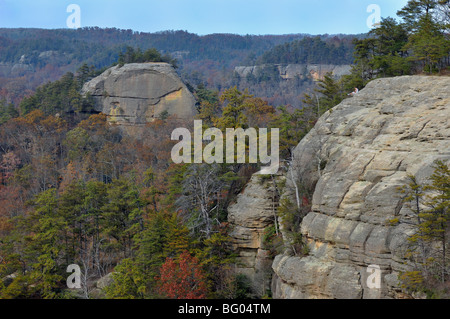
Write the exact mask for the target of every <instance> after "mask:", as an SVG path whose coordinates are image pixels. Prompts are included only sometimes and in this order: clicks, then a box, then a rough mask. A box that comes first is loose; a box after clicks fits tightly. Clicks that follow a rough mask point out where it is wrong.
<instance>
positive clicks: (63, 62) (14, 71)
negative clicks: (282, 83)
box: [0, 27, 353, 104]
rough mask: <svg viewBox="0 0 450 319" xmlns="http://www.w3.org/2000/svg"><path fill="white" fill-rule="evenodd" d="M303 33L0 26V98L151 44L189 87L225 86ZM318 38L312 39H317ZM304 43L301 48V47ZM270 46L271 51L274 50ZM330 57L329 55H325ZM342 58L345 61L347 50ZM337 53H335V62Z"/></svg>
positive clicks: (346, 40)
mask: <svg viewBox="0 0 450 319" xmlns="http://www.w3.org/2000/svg"><path fill="white" fill-rule="evenodd" d="M307 37H308V35H305V34H291V35H262V36H256V35H246V36H241V35H234V34H212V35H206V36H199V35H196V34H192V33H189V32H186V31H164V32H158V33H144V32H135V31H132V30H120V29H116V28H109V29H102V28H97V27H89V28H82V29H78V30H71V29H55V30H46V29H26V28H25V29H24V28H21V29H0V99H1V98H5V99H6V100H7V101H8V102H11V101H12V102H14V103H16V104H17V103H18V102H19V101H20V100H21V98H22V97H23V96H25V95H28V94H30V93H32V92H33V91H34V90H35V89H36V87H38V86H39V85H42V84H43V83H46V82H48V81H54V80H57V79H59V78H60V77H61V76H62V75H63V74H65V73H66V72H75V71H76V70H77V69H78V68H79V67H80V66H81V65H82V64H83V63H87V64H88V65H93V66H95V67H96V68H97V69H101V68H104V67H107V66H110V65H111V64H112V63H113V62H116V61H117V59H118V56H119V53H120V52H124V51H125V50H126V47H127V46H131V47H135V48H141V49H143V50H146V49H149V48H156V49H157V50H159V51H160V52H161V53H163V54H170V55H172V56H173V57H174V58H176V59H177V60H178V66H179V69H178V72H179V73H180V75H181V76H182V78H183V79H184V80H185V81H187V82H189V83H191V84H192V85H193V86H196V85H199V84H200V83H204V84H206V85H207V86H208V87H210V88H215V89H221V88H224V87H227V86H230V85H231V84H232V83H233V82H232V76H233V70H234V68H235V67H236V66H238V65H251V64H252V63H255V62H256V61H265V60H267V59H270V58H273V57H274V56H275V58H276V59H281V60H284V59H286V57H284V56H282V55H280V56H277V52H278V51H277V50H278V49H277V48H280V47H282V46H283V45H285V44H286V43H291V42H293V41H294V42H293V43H295V45H294V46H292V48H294V47H295V48H297V47H298V44H300V45H306V46H309V43H308V40H305V41H306V42H302V40H303V39H305V38H307ZM352 38H353V36H347V35H339V36H329V35H323V36H321V37H320V39H321V40H323V41H325V42H323V43H327V44H326V45H329V46H333V43H335V42H336V41H337V42H343V43H346V46H345V47H346V48H347V44H348V43H351V39H352ZM321 40H314V41H320V43H322V41H321ZM305 48H306V47H305ZM274 50H275V51H274ZM331 59H332V58H331ZM343 59H344V60H345V61H347V60H348V56H347V51H346V53H345V57H344V58H343ZM341 61H342V57H341V58H339V63H340V62H341Z"/></svg>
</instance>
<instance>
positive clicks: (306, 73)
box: [235, 64, 351, 81]
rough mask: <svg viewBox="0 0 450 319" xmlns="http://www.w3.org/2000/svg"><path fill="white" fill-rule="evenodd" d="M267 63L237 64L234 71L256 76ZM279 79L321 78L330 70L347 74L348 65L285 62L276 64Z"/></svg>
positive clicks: (339, 73)
mask: <svg viewBox="0 0 450 319" xmlns="http://www.w3.org/2000/svg"><path fill="white" fill-rule="evenodd" d="M267 67H268V65H257V66H238V67H236V68H235V72H236V73H237V74H238V75H239V76H240V77H242V78H245V77H247V76H249V75H252V76H254V77H256V78H259V76H260V75H261V74H262V73H263V72H264V70H265V68H267ZM276 68H277V69H278V73H279V76H280V78H281V79H284V80H291V79H295V78H310V79H312V80H314V81H317V80H319V79H323V77H324V76H325V74H327V73H328V72H331V73H332V74H333V75H334V76H335V77H341V76H343V75H346V74H349V73H350V69H351V66H350V65H330V64H287V65H281V64H278V65H276Z"/></svg>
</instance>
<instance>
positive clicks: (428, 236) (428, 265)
mask: <svg viewBox="0 0 450 319" xmlns="http://www.w3.org/2000/svg"><path fill="white" fill-rule="evenodd" d="M401 191H402V193H403V194H405V197H404V200H405V202H409V203H412V205H411V206H410V209H411V211H412V212H414V215H415V217H416V231H415V233H414V234H413V235H411V236H409V237H408V243H409V245H410V246H409V248H408V251H407V255H406V256H407V257H409V258H410V260H411V261H412V262H413V266H414V267H413V269H412V271H408V272H405V273H403V274H402V276H401V278H402V280H403V281H404V284H405V287H406V288H408V289H412V290H420V289H425V290H428V291H430V290H433V289H434V288H435V287H436V280H437V281H438V282H441V283H445V282H447V278H448V274H449V260H448V259H449V257H448V245H449V235H450V169H449V167H448V166H447V165H446V164H445V163H444V162H442V161H436V162H435V166H434V173H433V174H432V175H431V176H430V183H429V184H425V185H422V184H419V183H418V182H417V180H416V178H415V177H414V176H410V177H409V183H408V185H407V186H405V187H402V188H401Z"/></svg>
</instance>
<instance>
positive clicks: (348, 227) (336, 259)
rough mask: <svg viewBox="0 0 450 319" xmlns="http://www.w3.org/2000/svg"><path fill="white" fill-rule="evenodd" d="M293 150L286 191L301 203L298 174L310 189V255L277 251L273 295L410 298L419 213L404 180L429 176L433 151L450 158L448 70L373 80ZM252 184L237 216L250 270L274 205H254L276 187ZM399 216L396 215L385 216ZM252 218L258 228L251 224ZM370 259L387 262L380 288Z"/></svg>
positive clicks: (306, 231)
mask: <svg viewBox="0 0 450 319" xmlns="http://www.w3.org/2000/svg"><path fill="white" fill-rule="evenodd" d="M294 153H295V156H294V162H293V164H292V173H293V178H291V176H292V175H291V174H290V173H288V174H287V175H286V176H288V177H289V178H286V187H285V188H284V193H283V195H282V197H287V198H290V199H291V201H292V202H295V193H294V189H295V188H294V187H293V185H294V184H293V181H295V182H296V183H297V184H300V183H301V184H303V185H306V186H307V187H312V188H313V199H312V209H311V212H309V213H308V214H307V215H306V216H305V217H304V218H303V220H302V223H301V233H302V236H303V238H304V239H306V241H307V243H308V247H309V254H308V255H307V256H303V257H300V256H295V255H294V254H292V252H290V251H289V250H286V252H285V253H284V254H281V255H278V256H276V257H275V259H274V261H273V265H272V268H273V280H272V294H273V297H274V298H302V299H303V298H339V299H341V298H402V297H405V295H404V292H403V291H402V290H401V288H400V283H399V280H398V275H399V273H400V272H401V271H403V270H407V269H408V265H407V264H406V259H405V258H404V253H405V249H406V242H407V240H406V238H407V237H408V236H409V235H410V234H412V232H413V230H414V223H415V218H414V217H413V214H412V212H411V211H410V210H409V208H408V207H407V205H404V203H403V200H402V197H401V194H400V193H399V191H398V187H399V186H402V185H404V184H405V183H406V182H407V175H408V174H413V175H415V176H416V177H417V179H418V181H419V182H424V181H425V180H426V179H427V178H428V177H429V176H430V175H431V173H432V171H433V169H432V166H433V162H434V161H435V160H436V159H444V160H446V159H450V78H449V77H426V76H404V77H397V78H388V79H379V80H375V81H372V82H371V83H369V84H368V85H367V87H366V88H365V89H363V90H361V91H360V93H359V94H358V95H356V96H355V97H353V98H348V99H346V100H344V101H343V102H342V103H341V104H339V105H338V106H336V107H335V108H333V109H332V110H330V111H329V112H327V113H326V114H324V115H323V116H322V117H321V118H320V120H319V121H318V122H317V124H316V126H315V128H314V129H313V130H312V131H311V132H310V133H309V134H308V135H307V136H306V137H305V138H304V139H303V140H302V141H301V142H300V144H299V145H298V146H297V148H296V149H295V152H294ZM252 187H254V186H252ZM249 192H250V189H247V190H246V191H245V192H244V193H243V194H242V195H241V198H240V200H241V202H240V200H239V199H238V203H237V204H236V206H235V207H232V208H231V210H232V214H231V215H232V222H233V223H234V224H235V234H239V236H235V237H236V243H237V244H238V245H241V246H240V247H238V251H240V252H241V255H242V254H243V253H242V252H246V253H247V255H246V256H245V257H246V258H245V263H244V264H246V265H250V266H248V268H250V273H252V271H254V269H255V266H254V265H255V264H256V263H257V260H258V258H257V252H259V251H260V249H261V247H262V245H261V243H260V240H259V238H260V237H259V236H260V229H261V227H265V226H267V223H268V219H267V218H269V217H270V215H271V214H270V209H268V208H267V209H266V210H265V212H266V213H265V214H258V213H257V210H255V207H259V204H257V205H256V206H255V202H259V203H264V200H263V198H266V201H267V198H270V194H271V193H270V191H268V190H267V189H260V190H259V191H258V192H259V194H258V195H255V194H249ZM245 198H247V199H249V198H250V199H251V198H255V200H244V199H245ZM244 202H246V205H243V203H244ZM266 206H267V203H266ZM260 211H263V210H260ZM254 215H257V216H258V218H256V219H255V218H253V216H254ZM261 215H264V218H260V216H261ZM236 216H240V217H239V219H238V218H237V217H236ZM394 218H398V219H399V223H398V224H396V225H391V224H389V223H387V221H389V220H392V219H394ZM249 220H251V221H252V222H249ZM254 220H258V221H259V223H257V227H255V226H253V228H252V227H249V226H248V225H252V224H254V222H253V221H254ZM272 222H273V221H272ZM246 225H247V226H246ZM238 238H241V239H240V241H239V240H238ZM284 238H285V239H286V238H288V235H287V234H284ZM248 247H250V248H251V249H250V250H249V249H248ZM239 249H240V250H239ZM249 252H251V253H249ZM370 265H375V266H378V267H379V268H380V270H381V287H380V288H379V289H377V288H373V287H371V288H369V287H368V285H367V279H368V277H369V275H370V274H371V272H369V270H370V269H369V268H368V267H369V266H370ZM252 267H253V268H252ZM247 271H248V269H247ZM253 273H254V272H253Z"/></svg>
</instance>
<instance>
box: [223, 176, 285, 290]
mask: <svg viewBox="0 0 450 319" xmlns="http://www.w3.org/2000/svg"><path fill="white" fill-rule="evenodd" d="M282 178H283V177H282V176H277V177H276V178H275V181H278V180H280V179H282ZM277 208H278V195H277V190H276V189H275V187H274V184H273V180H271V179H267V180H265V179H263V178H261V175H253V177H252V179H251V180H250V182H249V183H248V184H247V186H246V188H245V190H244V191H243V192H242V193H241V194H239V195H238V198H237V201H236V203H234V204H232V205H230V206H229V207H228V221H229V222H230V225H231V226H232V228H233V231H232V232H231V233H230V237H231V240H232V244H233V248H234V251H235V252H236V253H237V255H238V257H237V261H236V268H237V271H238V272H239V273H241V274H244V275H246V276H247V278H248V279H249V281H250V284H251V288H252V290H253V293H254V294H255V296H256V297H262V296H264V295H265V294H266V293H267V291H268V290H270V285H271V278H272V269H271V266H272V259H273V258H272V257H271V256H270V252H269V251H268V250H267V248H266V247H265V245H264V233H265V231H266V229H267V227H269V226H271V225H273V224H274V220H275V216H276V210H277Z"/></svg>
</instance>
